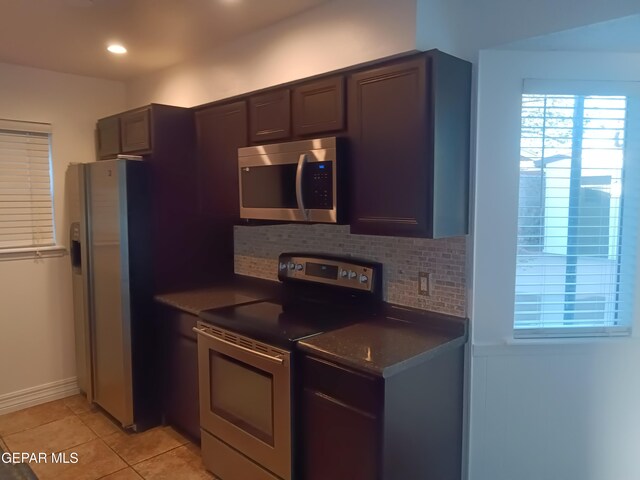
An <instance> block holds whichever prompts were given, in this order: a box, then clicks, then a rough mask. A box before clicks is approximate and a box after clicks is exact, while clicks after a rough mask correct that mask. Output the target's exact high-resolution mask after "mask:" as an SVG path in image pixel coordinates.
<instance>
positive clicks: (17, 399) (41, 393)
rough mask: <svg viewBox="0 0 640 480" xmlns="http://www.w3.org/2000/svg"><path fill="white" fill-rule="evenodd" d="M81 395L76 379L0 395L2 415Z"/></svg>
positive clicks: (0, 412)
mask: <svg viewBox="0 0 640 480" xmlns="http://www.w3.org/2000/svg"><path fill="white" fill-rule="evenodd" d="M77 393H80V389H79V388H78V379H77V378H76V377H73V378H67V379H65V380H59V381H57V382H51V383H45V384H44V385H38V386H37V387H31V388H25V389H24V390H19V391H17V392H12V393H6V394H4V395H0V415H4V414H5V413H11V412H15V411H17V410H22V409H24V408H28V407H33V406H34V405H40V404H41V403H47V402H51V401H53V400H58V399H60V398H65V397H70V396H71V395H76V394H77Z"/></svg>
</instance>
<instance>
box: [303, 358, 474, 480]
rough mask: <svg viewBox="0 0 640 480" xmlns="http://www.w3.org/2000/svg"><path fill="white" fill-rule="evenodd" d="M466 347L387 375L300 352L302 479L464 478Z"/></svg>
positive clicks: (389, 479)
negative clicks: (463, 423)
mask: <svg viewBox="0 0 640 480" xmlns="http://www.w3.org/2000/svg"><path fill="white" fill-rule="evenodd" d="M463 372H464V347H463V346H459V347H455V348H451V349H450V350H449V351H446V352H442V353H440V354H438V355H437V356H434V357H433V358H431V359H428V360H426V361H424V362H422V363H419V364H417V365H415V366H413V367H410V368H407V369H405V370H403V371H401V372H398V373H397V374H395V375H391V376H387V377H386V378H383V377H377V376H374V375H369V374H366V373H363V372H360V371H357V370H353V369H351V368H349V367H345V366H343V365H340V364H338V363H334V362H330V361H327V360H324V359H320V358H315V357H311V356H307V357H304V358H303V360H302V372H301V378H302V380H301V383H302V394H301V395H300V425H299V429H300V430H299V431H300V438H301V442H300V443H301V445H300V446H299V448H300V449H301V450H302V451H301V452H299V458H300V459H301V465H300V467H299V468H300V471H301V478H302V479H304V480H327V479H345V480H408V479H416V480H418V479H419V480H461V476H462V413H463V410H462V408H463V407H462V401H463Z"/></svg>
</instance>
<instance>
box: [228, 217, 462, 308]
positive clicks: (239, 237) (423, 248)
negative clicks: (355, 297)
mask: <svg viewBox="0 0 640 480" xmlns="http://www.w3.org/2000/svg"><path fill="white" fill-rule="evenodd" d="M234 243H235V257H234V262H235V272H236V273H237V274H241V275H249V276H253V277H259V278H265V279H268V280H276V279H277V271H278V270H277V268H278V255H279V254H280V253H282V252H288V251H289V252H291V251H298V252H313V253H326V254H332V255H347V256H354V257H360V258H363V259H366V260H374V261H377V262H380V263H382V264H383V265H384V270H383V276H384V288H383V290H384V292H383V293H384V298H385V300H386V301H387V302H389V303H394V304H399V305H406V306H409V307H414V308H420V309H424V310H433V311H437V312H442V313H448V314H450V315H456V316H459V317H464V316H466V286H465V262H466V260H465V258H466V238H465V237H455V238H446V239H439V240H428V239H422V238H397V237H378V236H371V235H351V234H350V233H349V226H348V225H323V224H315V225H270V226H260V227H257V226H252V227H247V226H236V227H235V229H234ZM420 271H425V272H429V273H431V274H432V275H431V281H432V282H433V283H432V287H431V290H432V293H431V295H430V296H422V295H418V272H420Z"/></svg>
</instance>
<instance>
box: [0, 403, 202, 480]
mask: <svg viewBox="0 0 640 480" xmlns="http://www.w3.org/2000/svg"><path fill="white" fill-rule="evenodd" d="M0 447H1V448H2V449H3V450H4V451H9V452H34V453H36V454H37V453H39V452H45V453H47V457H48V459H49V461H48V462H47V463H31V464H30V465H29V466H30V467H31V469H32V470H33V471H34V473H35V474H36V475H37V477H38V478H39V479H40V480H48V479H55V480H65V479H70V480H71V479H73V480H97V479H104V480H136V479H137V480H139V479H141V478H144V479H148V480H165V479H166V480H174V479H181V480H200V479H212V478H214V477H213V476H212V475H211V474H210V473H209V472H207V471H206V470H205V468H204V465H203V464H202V459H201V457H200V449H199V447H198V446H197V445H195V444H193V443H191V442H189V441H188V440H187V439H186V438H184V437H183V436H182V435H180V434H179V433H177V432H175V431H174V430H173V429H171V428H170V427H156V428H153V429H151V430H147V431H146V432H142V433H129V432H125V431H124V430H122V429H121V428H120V427H119V426H117V425H116V424H115V423H113V421H112V420H111V419H110V418H109V417H108V416H106V415H105V414H103V413H102V412H101V411H100V410H99V409H98V408H97V407H95V406H92V405H90V404H89V402H87V400H86V399H85V398H84V397H83V396H82V395H76V396H73V397H68V398H65V399H62V400H56V401H55V402H49V403H45V404H42V405H37V406H35V407H31V408H27V409H25V410H21V411H19V412H14V413H9V414H6V415H0ZM61 452H62V453H64V454H66V458H67V459H70V458H71V454H72V453H76V454H77V457H78V462H77V463H75V464H73V463H67V464H60V463H56V464H53V463H51V461H50V459H51V453H61Z"/></svg>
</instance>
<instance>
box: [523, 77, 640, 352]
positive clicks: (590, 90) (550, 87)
mask: <svg viewBox="0 0 640 480" xmlns="http://www.w3.org/2000/svg"><path fill="white" fill-rule="evenodd" d="M527 94H538V95H571V96H575V97H578V98H584V97H586V96H625V97H626V100H627V102H626V116H627V118H626V119H625V150H624V163H623V167H622V186H623V187H622V188H623V190H622V192H623V193H622V196H621V202H622V203H623V204H624V202H625V201H626V202H627V203H630V202H633V204H634V205H635V207H633V208H628V207H627V208H624V207H622V211H621V215H620V218H619V220H620V222H621V223H622V224H623V225H624V228H623V229H622V232H621V233H620V236H619V239H620V243H622V245H623V246H624V247H623V248H621V249H620V251H619V253H618V254H617V257H616V259H617V261H619V262H621V263H622V262H625V261H627V260H628V262H629V263H630V264H629V265H627V266H625V267H624V272H622V271H620V270H619V271H618V274H617V276H618V277H620V279H618V280H617V281H616V284H617V286H618V287H621V288H622V290H623V291H622V293H620V291H618V292H617V295H618V297H620V296H621V295H623V296H625V298H624V300H621V301H624V302H625V304H624V305H625V306H626V307H627V308H628V310H629V311H628V312H627V314H626V315H625V316H624V318H622V319H621V322H620V324H619V325H610V326H606V325H589V326H586V325H584V326H575V325H567V326H562V327H561V326H541V327H518V326H517V323H516V310H517V307H518V302H517V292H516V289H515V285H516V282H515V279H516V277H517V265H518V263H517V259H518V249H517V248H515V251H514V253H515V257H514V267H515V268H514V297H513V302H512V316H511V327H512V338H513V339H515V340H516V341H519V340H524V341H526V340H527V339H529V340H532V341H535V340H536V339H554V338H555V339H563V338H564V339H567V338H581V337H617V336H630V335H632V333H633V331H632V328H633V324H634V323H635V322H634V315H635V311H634V310H635V308H634V307H635V301H634V298H633V293H634V292H635V290H636V283H637V281H638V278H637V277H638V275H637V271H638V264H637V253H638V249H639V246H638V240H639V239H640V236H639V235H638V233H639V228H638V220H637V217H638V215H637V213H638V211H639V210H640V209H639V208H638V207H639V206H640V201H639V199H640V195H639V192H638V190H640V188H632V189H629V188H628V186H629V185H638V184H639V183H640V168H639V167H638V163H639V162H640V158H639V157H640V149H639V148H638V147H639V146H640V135H635V136H632V135H629V134H628V133H629V132H630V131H631V130H632V129H633V128H634V127H635V130H636V131H640V130H639V129H638V127H640V120H639V119H640V100H639V99H640V82H627V81H622V82H620V81H572V80H550V79H527V78H525V79H523V81H522V91H521V94H520V105H519V107H520V115H519V119H520V121H522V105H523V99H524V96H525V95H527ZM630 125H631V126H630ZM519 132H520V134H519V135H518V141H519V146H520V141H521V137H522V130H521V127H520V128H519ZM519 152H521V149H520V148H519ZM571 163H572V165H571V168H572V171H573V168H574V165H573V161H572V162H571ZM517 170H518V177H517V187H516V190H517V191H518V192H519V191H520V182H521V171H520V162H518V168H517ZM517 198H518V200H517V201H516V220H515V221H516V224H518V226H519V218H520V217H519V207H520V201H519V199H520V195H519V193H518V196H517ZM634 213H635V215H634ZM540 218H542V219H544V218H545V217H544V216H541V217H540ZM570 218H572V217H568V221H570ZM576 218H577V217H576ZM515 233H516V237H515V238H514V240H515V242H514V243H515V244H517V243H518V239H517V235H518V234H519V232H518V230H517V229H516V232H515ZM630 248H631V251H629V249H630ZM623 250H624V251H623ZM565 278H566V276H565ZM627 290H629V291H627ZM629 296H630V297H631V298H629ZM542 305H544V302H541V303H540V306H542ZM565 308H566V307H565ZM615 311H616V312H618V305H616V307H615ZM603 322H604V320H603ZM585 323H588V321H586V322H585Z"/></svg>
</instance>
